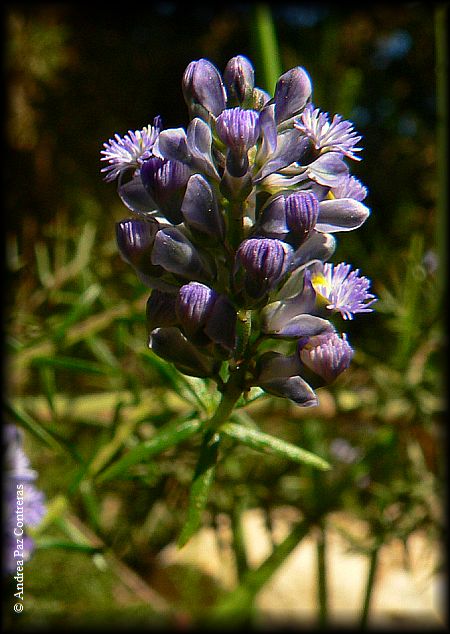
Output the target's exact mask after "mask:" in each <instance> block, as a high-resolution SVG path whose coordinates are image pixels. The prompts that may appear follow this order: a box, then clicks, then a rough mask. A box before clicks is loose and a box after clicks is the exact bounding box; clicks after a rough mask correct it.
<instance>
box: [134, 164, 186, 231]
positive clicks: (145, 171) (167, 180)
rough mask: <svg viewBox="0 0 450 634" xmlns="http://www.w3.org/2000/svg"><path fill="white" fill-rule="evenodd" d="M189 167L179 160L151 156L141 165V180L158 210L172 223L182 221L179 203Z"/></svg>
mask: <svg viewBox="0 0 450 634" xmlns="http://www.w3.org/2000/svg"><path fill="white" fill-rule="evenodd" d="M190 176H191V170H190V168H189V167H188V166H187V165H185V164H184V163H181V162H180V161H171V160H165V159H161V158H158V157H152V158H150V159H149V160H147V161H144V163H143V164H142V167H141V180H142V183H143V185H144V187H145V189H146V190H147V191H148V193H149V194H150V196H151V197H152V199H153V200H154V201H155V203H156V204H157V206H158V208H159V209H160V211H161V212H162V213H163V214H164V215H165V217H166V218H167V219H168V220H169V222H172V223H173V224H179V223H180V222H182V220H183V217H182V215H181V203H182V201H183V197H184V193H185V191H186V184H187V182H188V180H189V177H190Z"/></svg>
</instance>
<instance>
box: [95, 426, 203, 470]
mask: <svg viewBox="0 0 450 634" xmlns="http://www.w3.org/2000/svg"><path fill="white" fill-rule="evenodd" d="M191 416H192V414H191ZM201 425H202V422H201V421H199V420H198V419H194V420H192V418H188V419H186V418H184V419H182V420H181V421H180V420H177V421H176V422H172V423H169V424H168V425H166V426H165V427H163V428H162V429H161V430H159V431H158V432H157V433H156V434H155V436H153V438H150V440H146V441H145V442H142V443H141V444H140V445H138V446H137V447H133V449H130V451H129V452H128V453H127V454H125V456H123V457H122V458H120V459H119V460H118V461H117V462H115V463H114V464H112V465H111V466H110V467H108V468H107V469H106V470H105V471H103V472H102V473H101V474H100V475H99V476H98V477H97V478H96V480H97V482H105V481H106V480H111V478H115V477H117V476H118V475H120V474H121V473H123V472H124V471H126V470H127V469H128V468H129V467H131V466H132V465H134V464H138V463H139V462H142V461H143V460H148V458H151V457H152V456H155V455H157V454H159V453H161V452H162V451H164V450H165V449H168V448H169V447H173V446H174V445H177V444H178V443H180V442H182V441H183V440H186V439H187V438H189V437H190V436H193V435H194V434H195V433H196V432H197V431H198V430H199V429H200V427H201Z"/></svg>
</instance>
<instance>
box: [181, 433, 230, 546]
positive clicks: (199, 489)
mask: <svg viewBox="0 0 450 634" xmlns="http://www.w3.org/2000/svg"><path fill="white" fill-rule="evenodd" d="M219 444H220V436H219V434H216V433H214V434H211V433H208V434H205V437H204V439H203V443H202V447H201V450H200V456H199V459H198V462H197V467H196V469H195V473H194V478H193V480H192V485H191V491H190V495H189V507H188V513H187V520H186V523H185V525H184V527H183V530H182V531H181V534H180V537H179V538H178V547H179V548H182V547H183V546H184V545H185V544H186V543H187V542H188V541H189V539H190V538H191V537H192V535H193V534H194V533H195V532H196V531H197V529H198V528H199V526H200V524H201V520H202V514H203V511H204V510H205V507H206V503H207V501H208V494H209V491H210V489H211V485H212V483H213V482H214V475H215V471H216V463H217V454H218V449H219Z"/></svg>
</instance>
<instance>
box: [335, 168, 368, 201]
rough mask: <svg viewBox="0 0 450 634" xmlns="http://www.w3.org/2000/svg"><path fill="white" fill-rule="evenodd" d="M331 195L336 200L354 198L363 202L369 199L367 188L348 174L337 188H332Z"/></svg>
mask: <svg viewBox="0 0 450 634" xmlns="http://www.w3.org/2000/svg"><path fill="white" fill-rule="evenodd" d="M331 193H332V194H333V196H334V197H335V198H353V199H354V200H358V201H360V202H362V201H363V200H364V199H365V198H366V197H367V187H366V186H365V185H363V184H362V183H361V182H360V181H359V180H358V179H357V178H355V177H354V176H350V174H348V175H347V177H346V178H343V179H342V180H341V181H340V183H338V185H337V186H336V187H332V188H331Z"/></svg>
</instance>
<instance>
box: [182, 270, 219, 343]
mask: <svg viewBox="0 0 450 634" xmlns="http://www.w3.org/2000/svg"><path fill="white" fill-rule="evenodd" d="M216 299H217V293H216V292H215V291H214V290H213V289H211V288H209V287H208V286H205V284H200V283H198V282H190V283H189V284H185V285H184V286H182V287H181V288H180V290H179V292H178V296H177V300H176V314H177V316H178V319H179V320H180V323H181V325H182V327H183V330H184V331H185V332H186V335H187V336H188V337H190V336H192V335H195V334H196V333H197V332H198V331H199V330H201V329H202V328H203V326H204V325H205V323H206V321H207V319H208V317H209V315H210V313H211V311H212V309H213V306H214V303H215V301H216Z"/></svg>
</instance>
